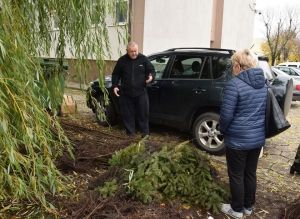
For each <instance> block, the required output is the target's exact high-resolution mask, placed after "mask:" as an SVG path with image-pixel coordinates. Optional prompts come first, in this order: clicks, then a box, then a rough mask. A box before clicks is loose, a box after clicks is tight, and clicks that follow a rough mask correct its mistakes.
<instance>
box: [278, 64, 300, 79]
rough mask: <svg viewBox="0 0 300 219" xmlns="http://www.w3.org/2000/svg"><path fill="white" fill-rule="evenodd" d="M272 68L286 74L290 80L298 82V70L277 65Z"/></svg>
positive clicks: (299, 72)
mask: <svg viewBox="0 0 300 219" xmlns="http://www.w3.org/2000/svg"><path fill="white" fill-rule="evenodd" d="M273 67H274V68H277V69H279V70H281V71H283V72H284V73H286V74H288V75H289V76H291V77H292V78H294V79H296V80H298V81H300V68H296V67H286V66H279V65H278V66H273Z"/></svg>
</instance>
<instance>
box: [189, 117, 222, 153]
mask: <svg viewBox="0 0 300 219" xmlns="http://www.w3.org/2000/svg"><path fill="white" fill-rule="evenodd" d="M219 117H220V115H219V114H218V113H214V112H209V113H204V114H202V115H200V116H199V117H198V118H197V119H196V121H195V123H194V125H193V130H192V131H193V136H194V143H195V145H196V146H197V147H198V148H199V149H201V150H204V151H206V152H208V153H209V154H213V155H222V154H224V153H225V150H226V146H225V143H224V138H223V135H222V134H221V133H220V132H219V131H217V129H216V128H217V126H218V125H219Z"/></svg>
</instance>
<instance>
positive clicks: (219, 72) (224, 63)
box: [212, 56, 231, 79]
mask: <svg viewBox="0 0 300 219" xmlns="http://www.w3.org/2000/svg"><path fill="white" fill-rule="evenodd" d="M230 67H231V59H230V58H228V57H218V56H215V57H213V58H212V70H213V79H217V78H220V77H222V76H223V75H224V74H225V73H226V72H227V70H228V69H229V68H230Z"/></svg>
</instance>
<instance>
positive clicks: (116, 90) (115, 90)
mask: <svg viewBox="0 0 300 219" xmlns="http://www.w3.org/2000/svg"><path fill="white" fill-rule="evenodd" d="M118 92H119V88H118V87H115V88H114V93H115V95H116V96H117V97H119V96H120V95H119V94H118Z"/></svg>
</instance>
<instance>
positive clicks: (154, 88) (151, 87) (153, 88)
mask: <svg viewBox="0 0 300 219" xmlns="http://www.w3.org/2000/svg"><path fill="white" fill-rule="evenodd" d="M149 88H150V89H151V90H156V89H159V86H149Z"/></svg>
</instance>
